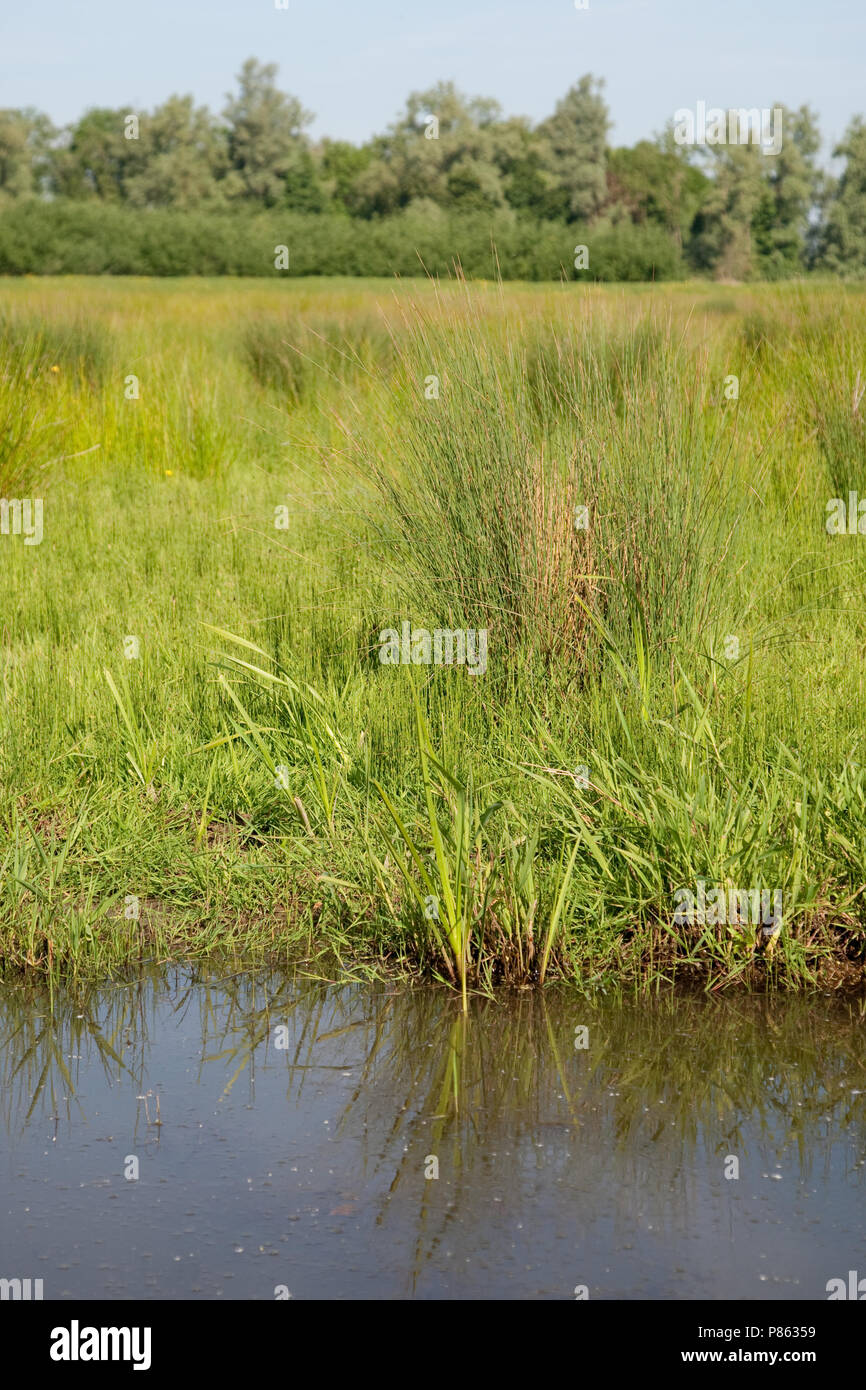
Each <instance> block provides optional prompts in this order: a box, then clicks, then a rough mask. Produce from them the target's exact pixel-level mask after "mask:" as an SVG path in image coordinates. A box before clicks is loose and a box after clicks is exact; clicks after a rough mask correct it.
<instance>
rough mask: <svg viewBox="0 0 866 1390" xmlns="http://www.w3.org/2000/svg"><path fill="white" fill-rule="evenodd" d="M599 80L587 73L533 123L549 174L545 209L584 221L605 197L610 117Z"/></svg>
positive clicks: (600, 204) (595, 212)
mask: <svg viewBox="0 0 866 1390" xmlns="http://www.w3.org/2000/svg"><path fill="white" fill-rule="evenodd" d="M603 86H604V82H603V81H601V80H597V79H595V78H594V77H592V75H591V74H590V73H587V74H586V75H585V76H584V77H582V78H581V79H580V81H579V82H578V83H577V84H576V85H575V86H574V87H571V88H570V89H569V91H567V92H566V94H565V96H564V97H563V98H562V99H561V101H558V102H557V103H556V109H555V110H554V113H553V115H552V116H549V117H548V119H547V120H546V121H543V122H542V124H541V125H540V126H539V127H538V136H539V140H540V151H541V160H542V166H543V167H544V168H545V169H547V171H548V172H549V173H550V174H551V176H552V180H553V188H552V193H551V197H550V198H549V199H548V206H547V208H546V212H547V213H548V215H551V214H552V215H564V216H566V217H568V218H571V219H572V220H574V221H580V222H589V221H590V220H591V219H592V218H593V217H595V216H596V214H597V213H598V212H599V210H600V209H601V207H602V205H603V203H604V200H605V194H606V191H607V179H606V172H605V151H606V147H607V132H608V129H609V127H610V117H609V114H608V109H607V105H606V104H605V101H604V99H603V97H602V95H601V91H602V88H603Z"/></svg>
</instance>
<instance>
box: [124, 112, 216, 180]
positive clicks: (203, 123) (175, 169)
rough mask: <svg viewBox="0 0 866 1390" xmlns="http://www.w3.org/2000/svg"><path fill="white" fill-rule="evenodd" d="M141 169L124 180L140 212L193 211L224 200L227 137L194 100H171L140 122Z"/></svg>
mask: <svg viewBox="0 0 866 1390" xmlns="http://www.w3.org/2000/svg"><path fill="white" fill-rule="evenodd" d="M139 139H140V141H141V154H142V167H141V170H140V172H138V173H135V174H130V175H128V176H127V177H126V179H125V181H124V187H125V192H126V196H127V197H128V198H129V201H130V202H131V203H133V204H134V205H135V206H137V207H177V208H193V207H199V206H201V205H203V204H205V205H213V204H214V203H218V202H219V201H220V200H221V197H222V189H221V185H220V184H219V183H218V181H217V180H218V179H219V178H220V177H221V176H223V175H224V174H225V172H226V166H227V150H226V142H225V137H224V134H223V133H222V132H221V131H220V129H219V127H218V126H217V123H216V122H215V120H214V118H213V116H212V115H211V113H210V112H209V111H208V110H207V108H206V107H203V106H200V107H198V108H196V107H195V105H194V104H193V98H192V97H191V96H184V97H180V96H172V97H169V99H168V101H166V102H164V103H163V104H162V106H158V107H157V108H156V110H155V111H154V112H153V114H152V115H150V116H144V117H142V118H141V121H140V133H139Z"/></svg>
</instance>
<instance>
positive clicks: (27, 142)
mask: <svg viewBox="0 0 866 1390" xmlns="http://www.w3.org/2000/svg"><path fill="white" fill-rule="evenodd" d="M55 135H56V131H55V129H54V127H53V126H52V124H51V122H50V120H49V119H48V117H47V116H45V115H43V114H42V112H40V111H35V110H34V109H33V108H32V107H26V108H24V109H21V110H14V109H11V108H8V107H7V108H6V109H4V110H0V196H2V197H4V198H21V197H26V196H27V195H28V194H32V193H38V192H39V191H40V187H41V184H42V182H43V180H44V178H45V177H46V175H47V172H48V168H49V160H50V145H51V140H52V138H53V137H54V136H55Z"/></svg>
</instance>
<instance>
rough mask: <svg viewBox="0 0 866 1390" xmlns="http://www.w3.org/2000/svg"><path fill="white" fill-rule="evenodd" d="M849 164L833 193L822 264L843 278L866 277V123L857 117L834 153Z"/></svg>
mask: <svg viewBox="0 0 866 1390" xmlns="http://www.w3.org/2000/svg"><path fill="white" fill-rule="evenodd" d="M833 155H834V157H835V158H837V159H838V158H843V157H844V159H845V160H846V164H845V168H844V170H843V172H842V175H841V177H840V178H839V181H838V183H837V184H836V187H835V189H834V190H833V196H832V199H831V201H830V203H829V206H828V209H827V212H826V220H825V225H824V229H823V234H822V235H821V238H820V256H819V263H820V264H821V266H822V267H823V268H825V269H827V270H830V271H834V272H836V273H837V274H841V275H864V274H866V122H864V120H863V117H862V116H855V117H854V119H853V121H852V122H851V124H850V125H849V127H848V129H847V131H846V132H845V136H844V139H843V140H842V142H841V144H839V145H838V146H837V147H836V149H835V150H834V151H833Z"/></svg>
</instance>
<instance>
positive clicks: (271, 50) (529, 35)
mask: <svg viewBox="0 0 866 1390" xmlns="http://www.w3.org/2000/svg"><path fill="white" fill-rule="evenodd" d="M2 8H3V11H5V12H4V13H0V106H25V105H32V106H36V107H38V108H39V109H40V110H43V111H47V112H48V114H49V115H50V116H51V117H52V118H53V119H54V120H55V121H56V122H57V123H58V124H64V123H66V122H67V121H70V120H71V119H73V117H75V116H77V115H79V114H80V113H81V111H83V110H84V108H85V107H87V106H91V105H92V106H128V107H129V109H131V110H146V109H149V108H150V107H152V106H154V105H155V104H156V103H158V102H160V101H162V100H164V98H165V97H167V96H169V95H171V93H173V92H180V93H185V92H192V93H193V95H194V96H195V97H196V99H197V100H198V101H200V102H203V103H206V104H207V105H208V106H210V107H211V108H212V109H214V110H218V109H219V108H221V106H222V105H223V102H224V99H225V94H226V92H227V91H228V90H229V89H230V87H232V85H233V82H234V76H235V74H236V72H237V70H238V68H239V67H240V65H241V63H242V62H243V60H244V59H245V58H247V57H250V56H255V57H257V58H259V59H261V60H262V61H264V62H276V63H278V64H279V68H280V74H279V82H280V85H281V86H282V87H283V89H284V90H286V91H291V92H293V93H294V94H295V95H296V96H298V97H300V98H301V100H302V102H303V103H304V105H305V106H306V107H307V108H308V109H310V110H312V111H314V112H315V113H316V121H315V124H314V126H313V127H312V133H313V134H314V135H332V136H335V137H340V138H343V139H348V140H354V141H360V140H363V139H366V138H367V137H368V136H369V135H371V134H372V133H374V132H375V131H379V130H382V129H384V127H385V126H386V125H388V124H389V122H390V121H391V120H393V118H394V116H395V115H396V114H397V112H398V111H399V109H400V108H401V107H402V105H403V102H404V100H405V98H406V96H407V95H408V93H409V92H410V91H412V90H422V89H424V88H426V87H429V86H431V85H432V84H433V83H434V82H436V81H438V80H440V79H452V80H453V81H455V82H456V83H457V85H458V86H459V87H460V88H462V89H463V90H464V91H466V92H468V93H470V94H472V95H483V96H493V97H496V98H497V99H498V100H499V101H500V102H501V104H502V106H503V107H504V109H505V111H506V112H507V113H509V114H513V115H527V116H530V117H532V118H533V120H538V119H540V118H542V117H543V116H545V115H547V114H548V113H549V112H550V111H551V110H552V108H553V106H554V103H555V101H556V99H557V98H558V97H559V96H561V95H562V94H563V92H565V91H566V90H567V88H568V87H569V86H570V85H571V84H572V83H573V82H575V81H576V80H577V79H578V78H579V77H580V76H581V75H582V74H583V73H585V72H592V73H594V74H595V75H596V76H599V77H604V78H605V79H606V83H607V86H606V97H607V101H608V104H609V106H610V109H611V114H612V116H613V120H614V127H613V131H612V140H613V143H615V144H633V143H634V141H636V140H638V139H640V138H641V137H644V136H650V135H651V134H652V133H653V132H654V131H656V130H660V129H661V128H662V126H663V125H664V123H665V121H666V120H667V119H668V118H669V117H671V116H672V115H673V113H674V111H675V110H676V109H677V108H678V107H691V108H694V106H695V104H696V103H697V101H699V100H704V101H706V102H707V103H708V104H709V105H718V106H747V107H751V106H770V105H772V103H773V102H775V101H783V102H785V103H786V104H787V105H789V106H799V105H800V104H801V103H802V102H809V103H810V104H811V105H812V106H813V108H815V109H816V110H817V112H818V114H819V117H820V124H821V130H822V134H823V135H824V139H825V147H826V148H825V155H826V154H827V153H828V151H829V147H830V146H831V145H832V143H833V142H835V141H836V140H837V139H838V138H839V137H840V136H841V134H842V132H843V130H844V128H845V126H846V125H847V123H848V121H849V120H850V118H851V116H852V115H854V114H855V113H856V112H864V113H866V82H864V73H866V61H864V60H866V5H863V4H862V0H822V3H821V4H816V3H814V0H811V2H810V0H723V2H722V0H720V3H716V4H712V3H703V4H696V3H694V0H692V3H691V4H687V3H686V0H589V9H588V10H585V11H578V10H576V8H575V4H574V0H526V2H525V3H506V4H503V3H496V0H429V2H428V3H415V4H409V3H400V0H362V2H360V0H337V2H336V3H332V2H331V0H289V8H288V9H287V10H277V9H276V8H275V3H274V0H144V3H143V4H140V5H139V4H133V3H129V0H126V3H124V0H31V3H30V4H27V3H25V4H21V3H15V0H3V6H2Z"/></svg>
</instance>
